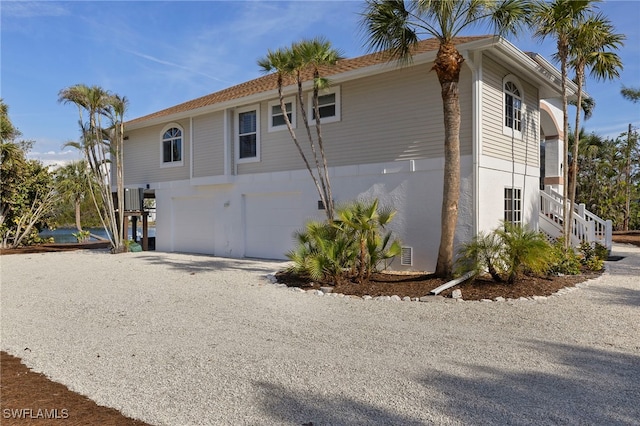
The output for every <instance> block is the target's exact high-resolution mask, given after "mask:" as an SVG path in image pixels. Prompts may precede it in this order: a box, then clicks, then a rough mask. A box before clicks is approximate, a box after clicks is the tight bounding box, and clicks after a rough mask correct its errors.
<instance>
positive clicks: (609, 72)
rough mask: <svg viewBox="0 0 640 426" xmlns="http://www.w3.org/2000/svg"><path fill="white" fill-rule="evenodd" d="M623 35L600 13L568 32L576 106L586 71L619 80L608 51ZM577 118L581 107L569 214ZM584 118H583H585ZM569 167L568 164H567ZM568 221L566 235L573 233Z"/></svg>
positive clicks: (618, 63)
mask: <svg viewBox="0 0 640 426" xmlns="http://www.w3.org/2000/svg"><path fill="white" fill-rule="evenodd" d="M624 39H625V36H624V35H622V34H616V33H615V32H614V28H613V25H612V24H611V22H610V21H609V20H608V19H606V18H605V17H604V16H603V15H602V14H597V15H593V16H589V17H587V18H586V20H584V21H579V22H577V23H576V26H575V27H574V28H573V29H572V30H571V31H570V33H569V49H568V60H569V63H570V65H571V67H572V68H573V70H574V71H575V73H576V77H575V83H576V86H577V87H578V90H577V94H576V98H577V99H576V104H577V105H582V87H583V85H584V79H585V72H586V70H590V71H591V72H590V74H591V76H592V77H593V78H595V79H599V80H600V79H613V78H616V77H619V76H620V75H619V70H620V69H622V61H621V60H620V57H619V56H618V55H616V54H615V53H613V52H611V50H613V49H617V48H618V47H620V46H622V41H623V40H624ZM580 116H581V108H576V125H575V129H574V136H575V140H574V143H573V155H572V159H573V160H574V161H572V162H571V176H572V177H573V178H572V179H571V180H570V182H569V184H570V188H569V191H568V195H569V211H570V212H571V211H573V209H574V205H575V199H576V188H577V179H576V178H575V177H576V176H578V161H577V158H578V150H579V146H580V134H581V133H580ZM585 118H586V117H585ZM567 164H568V163H567ZM572 224H573V221H569V234H571V233H572V232H573V230H572V229H571V226H572Z"/></svg>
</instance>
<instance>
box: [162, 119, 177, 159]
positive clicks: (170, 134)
mask: <svg viewBox="0 0 640 426" xmlns="http://www.w3.org/2000/svg"><path fill="white" fill-rule="evenodd" d="M179 162H182V130H181V129H179V128H177V127H171V128H169V129H167V130H166V131H165V132H164V133H163V134H162V163H163V164H171V163H179Z"/></svg>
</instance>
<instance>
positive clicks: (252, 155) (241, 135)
mask: <svg viewBox="0 0 640 426" xmlns="http://www.w3.org/2000/svg"><path fill="white" fill-rule="evenodd" d="M236 160H237V161H238V163H249V162H253V161H260V107H259V105H254V106H250V107H245V108H241V109H238V110H236Z"/></svg>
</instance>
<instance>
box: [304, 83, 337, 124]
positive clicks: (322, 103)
mask: <svg viewBox="0 0 640 426" xmlns="http://www.w3.org/2000/svg"><path fill="white" fill-rule="evenodd" d="M318 111H319V113H320V123H322V124H324V123H332V122H335V121H340V113H341V107H340V86H336V87H332V88H330V89H327V90H323V91H321V92H320V93H319V95H318ZM307 116H308V117H309V124H312V125H313V124H315V123H316V114H315V110H314V109H313V92H311V93H309V101H308V104H307Z"/></svg>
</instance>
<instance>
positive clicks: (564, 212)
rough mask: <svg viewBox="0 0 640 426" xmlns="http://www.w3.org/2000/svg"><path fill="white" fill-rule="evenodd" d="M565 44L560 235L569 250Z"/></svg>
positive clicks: (562, 50)
mask: <svg viewBox="0 0 640 426" xmlns="http://www.w3.org/2000/svg"><path fill="white" fill-rule="evenodd" d="M567 49H568V47H567V43H565V42H563V39H562V38H559V39H558V55H559V56H560V73H561V75H562V77H561V80H562V81H561V86H562V122H563V128H562V138H563V147H562V158H563V159H562V164H563V167H562V178H563V180H564V182H563V185H562V198H563V201H562V202H563V206H562V235H563V236H564V248H565V250H568V249H569V246H570V245H571V238H570V236H569V228H570V225H569V221H570V220H571V219H572V215H571V212H570V211H569V209H568V208H567V199H568V196H569V167H568V164H569V112H568V106H567V104H568V102H567V57H568V51H567Z"/></svg>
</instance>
